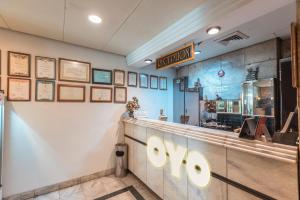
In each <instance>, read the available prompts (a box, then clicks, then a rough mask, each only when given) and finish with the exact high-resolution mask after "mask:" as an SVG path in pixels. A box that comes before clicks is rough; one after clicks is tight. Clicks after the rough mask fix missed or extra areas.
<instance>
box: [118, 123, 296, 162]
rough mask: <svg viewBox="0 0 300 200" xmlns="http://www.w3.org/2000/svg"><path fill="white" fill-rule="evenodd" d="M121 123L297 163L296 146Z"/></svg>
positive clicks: (214, 132)
mask: <svg viewBox="0 0 300 200" xmlns="http://www.w3.org/2000/svg"><path fill="white" fill-rule="evenodd" d="M123 121H124V122H125V123H129V124H135V125H138V126H143V127H147V128H152V129H157V130H159V131H163V132H167V133H173V134H176V135H181V136H185V137H187V138H192V139H196V140H199V141H203V142H207V143H210V144H215V145H219V146H223V147H225V148H230V149H234V150H237V151H242V152H246V153H250V154H255V155H259V156H263V157H266V158H270V159H275V160H279V161H282V162H288V163H297V155H298V147H296V146H289V145H283V144H277V143H270V142H262V141H259V140H247V139H242V138H239V137H238V134H237V133H234V132H228V131H222V130H215V129H209V128H203V127H197V126H191V125H185V124H178V123H172V122H165V121H159V120H154V119H147V118H143V119H132V118H126V119H124V120H123Z"/></svg>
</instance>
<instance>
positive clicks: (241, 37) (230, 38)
mask: <svg viewBox="0 0 300 200" xmlns="http://www.w3.org/2000/svg"><path fill="white" fill-rule="evenodd" d="M248 38H249V36H248V35H246V34H244V33H242V32H240V31H236V32H234V33H230V34H229V35H226V36H224V37H222V38H219V39H217V40H216V42H219V43H220V44H222V45H224V46H227V45H228V44H229V42H231V41H239V40H245V39H248Z"/></svg>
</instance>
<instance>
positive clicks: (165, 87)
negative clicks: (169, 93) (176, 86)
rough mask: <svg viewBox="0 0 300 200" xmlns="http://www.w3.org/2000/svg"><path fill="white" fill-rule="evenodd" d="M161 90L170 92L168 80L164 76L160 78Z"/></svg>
mask: <svg viewBox="0 0 300 200" xmlns="http://www.w3.org/2000/svg"><path fill="white" fill-rule="evenodd" d="M159 89H160V90H168V78H167V77H164V76H160V77H159Z"/></svg>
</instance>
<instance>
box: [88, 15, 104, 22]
mask: <svg viewBox="0 0 300 200" xmlns="http://www.w3.org/2000/svg"><path fill="white" fill-rule="evenodd" d="M89 20H90V21H91V22H93V23H95V24H100V23H101V22H102V19H101V18H100V17H99V16H97V15H89Z"/></svg>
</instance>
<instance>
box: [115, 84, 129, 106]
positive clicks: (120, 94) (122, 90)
mask: <svg viewBox="0 0 300 200" xmlns="http://www.w3.org/2000/svg"><path fill="white" fill-rule="evenodd" d="M114 102H115V103H126V102H127V88H126V87H115V89H114Z"/></svg>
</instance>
